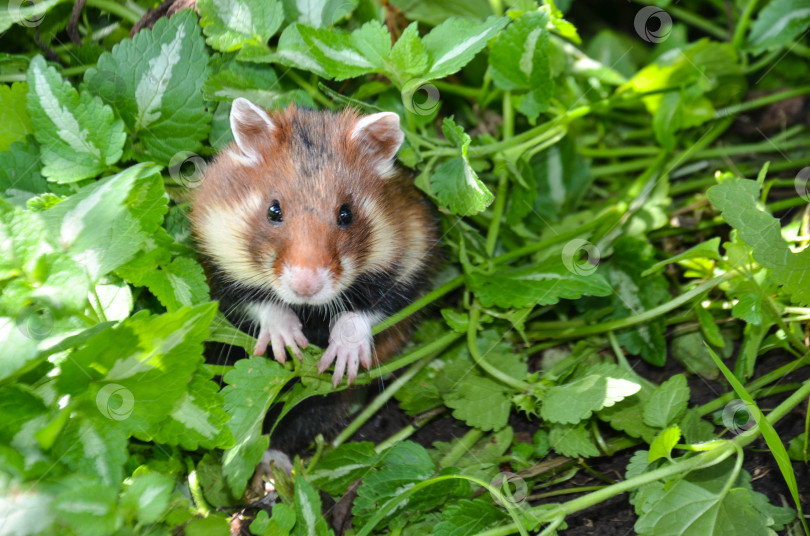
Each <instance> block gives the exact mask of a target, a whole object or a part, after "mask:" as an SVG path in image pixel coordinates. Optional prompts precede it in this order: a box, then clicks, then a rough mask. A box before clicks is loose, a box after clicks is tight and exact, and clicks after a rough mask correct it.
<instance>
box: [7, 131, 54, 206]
mask: <svg viewBox="0 0 810 536" xmlns="http://www.w3.org/2000/svg"><path fill="white" fill-rule="evenodd" d="M39 168H40V156H39V147H38V146H37V144H36V143H35V142H34V141H33V140H31V139H30V138H28V139H24V140H22V141H16V142H14V143H12V144H11V146H10V147H9V149H8V152H4V153H0V192H3V193H4V195H6V196H8V197H12V196H16V195H18V194H19V193H21V192H23V193H25V194H28V195H33V194H41V193H44V192H47V191H48V190H49V188H48V183H47V181H45V179H43V178H42V175H40V174H39Z"/></svg>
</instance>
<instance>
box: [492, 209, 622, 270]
mask: <svg viewBox="0 0 810 536" xmlns="http://www.w3.org/2000/svg"><path fill="white" fill-rule="evenodd" d="M618 211H619V209H618V208H617V207H615V206H613V207H610V208H608V209H606V210H605V211H604V212H603V213H602V214H600V215H599V216H598V217H596V218H594V219H593V220H591V221H589V222H588V223H585V224H583V225H581V226H580V227H579V228H578V229H574V230H573V231H567V232H565V233H560V234H558V235H556V236H554V237H552V238H549V239H546V240H541V241H540V242H535V243H534V244H529V245H526V246H523V247H520V248H517V249H513V250H512V251H510V252H508V253H504V254H503V255H499V256H497V257H495V258H494V259H493V260H492V262H493V263H494V264H496V265H498V264H503V263H506V262H509V261H512V260H515V259H519V258H521V257H526V256H528V255H531V254H533V253H537V252H538V251H541V250H544V249H546V248H548V247H550V246H553V245H554V244H559V243H562V242H567V241H569V240H571V239H574V238H577V237H578V236H581V235H582V234H583V233H585V232H586V231H590V230H591V229H594V228H596V227H599V226H601V225H603V224H605V223H607V222H608V221H610V220H612V219H615V218H616V216H617V213H618Z"/></svg>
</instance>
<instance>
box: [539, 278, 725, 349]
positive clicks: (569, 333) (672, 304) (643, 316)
mask: <svg viewBox="0 0 810 536" xmlns="http://www.w3.org/2000/svg"><path fill="white" fill-rule="evenodd" d="M733 276H734V274H732V273H727V274H723V275H721V276H718V277H715V278H713V279H710V280H708V281H706V282H705V283H703V284H701V285H698V286H696V287H695V288H693V289H692V290H690V291H688V292H684V293H683V294H681V295H680V296H678V297H677V298H675V299H673V300H670V301H668V302H666V303H663V304H661V305H659V306H658V307H654V308H652V309H650V310H648V311H644V312H643V313H639V314H637V315H633V316H628V317H627V318H620V319H617V320H612V321H609V322H602V323H600V324H595V325H590V326H584V327H581V328H575V329H569V330H562V331H556V330H555V331H545V332H544V331H541V332H537V333H533V334H532V335H533V336H534V337H537V338H546V339H557V338H566V339H568V338H574V337H575V338H580V337H582V336H584V335H594V334H596V333H605V332H608V331H614V330H619V329H624V328H628V327H630V326H635V325H636V324H643V323H644V322H649V321H650V320H653V319H655V318H657V317H659V316H661V315H664V314H666V313H668V312H670V311H673V310H675V309H677V308H678V307H681V306H682V305H684V304H686V303H689V302H690V301H691V300H693V299H694V298H696V297H697V296H700V295H701V294H703V293H704V292H707V291H708V290H710V289H712V288H714V287H716V286H717V285H719V284H720V283H722V282H723V281H726V280H727V279H731V278H732V277H733Z"/></svg>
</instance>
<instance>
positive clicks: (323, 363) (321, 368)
mask: <svg viewBox="0 0 810 536" xmlns="http://www.w3.org/2000/svg"><path fill="white" fill-rule="evenodd" d="M336 356H337V349H336V348H335V347H334V346H331V345H330V346H329V347H328V348H327V349H326V351H325V352H324V353H323V357H321V360H320V361H318V374H323V373H324V372H326V369H328V368H329V365H331V364H332V361H334V360H335V357H336Z"/></svg>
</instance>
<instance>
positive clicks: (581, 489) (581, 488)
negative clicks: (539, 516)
mask: <svg viewBox="0 0 810 536" xmlns="http://www.w3.org/2000/svg"><path fill="white" fill-rule="evenodd" d="M606 487H607V486H605V485H599V486H579V487H578V488H566V489H558V490H555V491H547V492H546V493H537V494H534V495H530V496H528V497H526V500H529V501H539V500H540V499H547V498H549V497H559V496H560V495H572V494H574V493H583V492H586V491H596V490H600V489H604V488H606Z"/></svg>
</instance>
